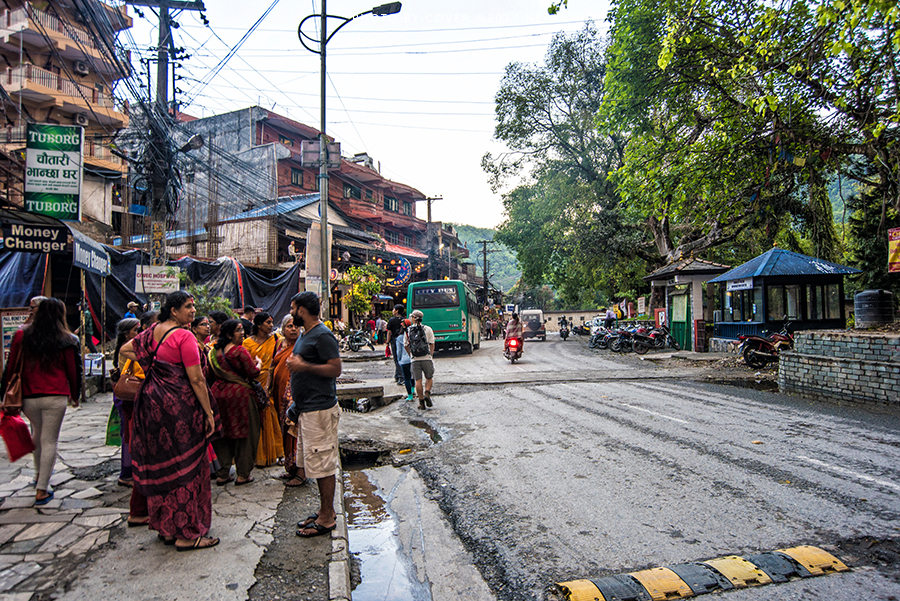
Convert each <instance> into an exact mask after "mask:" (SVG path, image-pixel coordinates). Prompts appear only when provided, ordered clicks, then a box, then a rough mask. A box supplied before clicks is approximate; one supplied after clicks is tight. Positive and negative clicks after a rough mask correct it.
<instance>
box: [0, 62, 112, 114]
mask: <svg viewBox="0 0 900 601" xmlns="http://www.w3.org/2000/svg"><path fill="white" fill-rule="evenodd" d="M26 81H32V82H34V83H36V84H39V85H42V86H44V87H45V88H49V89H51V90H56V91H58V92H61V93H62V94H65V95H66V96H74V97H75V98H81V99H82V100H84V101H86V102H88V103H90V104H92V105H94V106H99V107H103V108H116V103H115V100H114V99H113V98H112V97H110V96H109V95H108V94H104V93H103V92H101V91H100V90H97V89H94V88H89V87H88V86H85V85H82V84H80V83H75V82H74V81H72V80H71V79H66V78H65V77H60V76H59V75H57V74H56V73H52V72H50V71H47V70H46V69H42V68H40V67H36V66H35V65H29V64H25V65H19V66H18V67H11V68H10V67H7V69H6V83H7V85H9V86H11V85H12V84H14V83H16V84H18V85H19V89H22V88H24V87H25V82H26Z"/></svg>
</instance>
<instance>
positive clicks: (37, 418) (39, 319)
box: [0, 298, 83, 506]
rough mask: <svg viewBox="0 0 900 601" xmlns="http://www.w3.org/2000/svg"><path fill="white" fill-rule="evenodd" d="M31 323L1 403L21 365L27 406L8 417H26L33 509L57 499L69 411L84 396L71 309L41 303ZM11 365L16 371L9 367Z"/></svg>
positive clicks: (19, 337)
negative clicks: (59, 450) (56, 472)
mask: <svg viewBox="0 0 900 601" xmlns="http://www.w3.org/2000/svg"><path fill="white" fill-rule="evenodd" d="M33 315H34V319H33V320H32V322H31V323H30V324H28V325H27V326H25V327H24V328H22V329H21V330H18V331H16V333H15V334H14V335H13V339H12V344H11V345H10V349H9V358H8V359H7V361H6V367H7V369H6V371H5V372H4V373H3V382H2V386H0V398H3V397H5V395H6V386H7V384H8V383H9V378H10V376H11V375H12V370H13V369H15V368H16V366H18V365H19V362H21V374H22V375H21V382H22V396H21V399H22V404H21V405H4V406H3V413H4V414H6V415H18V414H19V412H20V411H22V412H24V413H25V416H26V417H27V418H28V421H30V422H31V432H32V440H33V441H34V453H33V457H34V473H35V481H36V482H37V484H36V485H35V495H34V504H35V505H38V506H41V505H46V504H47V503H49V502H50V501H52V500H53V491H52V490H51V489H50V476H51V475H52V473H53V465H54V464H55V463H56V447H57V443H58V441H59V431H60V428H61V427H62V422H63V417H64V416H65V414H66V406H67V405H68V404H71V405H72V406H73V407H77V406H78V403H79V398H80V396H81V370H82V365H83V364H82V362H81V352H80V344H79V342H78V338H76V337H75V335H74V334H72V332H70V331H69V328H67V327H66V306H65V305H64V304H63V303H62V301H60V300H58V299H55V298H46V299H44V300H42V301H40V302H39V304H38V305H37V309H36V310H35V311H34V313H33ZM10 366H12V367H10Z"/></svg>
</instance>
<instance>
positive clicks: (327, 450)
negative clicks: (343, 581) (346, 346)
mask: <svg viewBox="0 0 900 601" xmlns="http://www.w3.org/2000/svg"><path fill="white" fill-rule="evenodd" d="M319 310H320V305H319V298H318V297H317V296H316V295H315V294H314V293H312V292H301V293H299V294H296V295H294V297H293V298H292V299H291V315H293V317H294V323H295V324H299V325H302V326H303V336H301V337H300V339H299V340H297V344H296V345H294V353H293V355H292V356H291V357H290V358H289V359H288V363H287V364H288V369H289V370H290V371H291V394H292V396H293V399H294V401H293V404H292V405H291V407H290V409H288V413H287V419H289V420H290V421H292V422H294V423H295V424H297V430H298V438H297V468H298V469H297V476H298V477H299V478H307V477H308V478H315V480H316V484H317V485H318V487H319V512H318V513H316V514H315V515H311V516H309V517H308V518H306V519H305V520H301V521H300V522H298V523H297V526H299V530H297V536H301V537H303V538H311V537H314V536H321V535H323V534H328V533H329V532H331V531H332V530H334V529H335V526H336V524H337V522H336V521H335V517H336V516H335V513H334V491H335V486H336V478H335V476H336V474H337V470H338V465H339V459H338V451H339V449H338V420H339V419H340V416H341V408H340V406H338V403H337V384H336V383H337V377H338V376H340V375H341V355H340V352H339V350H338V342H337V339H336V338H335V337H334V334H332V333H331V331H329V330H328V329H327V328H326V327H325V326H324V325H323V324H322V322H321V320H320V319H319ZM301 466H302V468H301Z"/></svg>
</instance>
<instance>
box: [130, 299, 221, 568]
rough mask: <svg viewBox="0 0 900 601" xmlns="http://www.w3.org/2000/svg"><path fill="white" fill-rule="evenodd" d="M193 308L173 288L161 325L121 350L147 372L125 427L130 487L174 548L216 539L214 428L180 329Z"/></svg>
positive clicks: (190, 345) (210, 405) (190, 341)
mask: <svg viewBox="0 0 900 601" xmlns="http://www.w3.org/2000/svg"><path fill="white" fill-rule="evenodd" d="M194 313H195V310H194V299H193V297H192V296H191V295H190V294H187V293H186V292H182V291H176V292H172V293H170V294H169V295H168V296H167V297H166V302H165V304H164V305H163V307H162V310H161V311H160V315H159V319H160V323H158V324H156V325H154V326H153V327H151V328H149V329H148V330H145V331H144V332H142V333H141V334H139V335H138V336H137V337H136V338H135V339H133V340H132V341H130V342H128V343H126V344H125V345H124V346H123V347H122V349H121V350H120V354H122V355H124V356H125V357H126V358H128V359H132V360H135V361H137V362H138V364H139V365H140V366H141V369H143V371H144V374H145V376H146V378H145V380H144V384H143V385H142V386H141V389H140V391H139V392H138V394H137V397H136V398H135V401H134V412H133V414H132V424H131V457H132V464H133V471H134V485H135V490H137V491H139V492H140V493H141V494H143V495H144V496H145V497H146V498H147V505H148V508H149V513H150V528H151V529H152V530H156V531H157V532H158V533H159V538H160V539H161V540H163V541H164V542H165V543H166V544H174V545H175V547H176V549H178V550H179V551H190V550H192V549H208V548H210V547H214V546H216V545H217V544H219V539H218V538H211V537H207V536H206V534H207V533H208V532H209V528H210V525H211V522H212V496H211V491H210V486H209V484H210V482H209V480H210V473H209V461H207V457H206V446H207V443H208V440H209V439H210V438H212V437H213V436H214V435H216V434H217V433H218V432H219V430H220V426H219V423H218V411H217V409H216V405H215V401H214V400H213V399H212V397H211V396H210V394H209V389H208V388H207V386H206V380H205V378H204V377H203V372H202V370H201V359H200V352H199V351H198V348H197V341H196V339H195V338H194V335H193V334H191V332H190V331H189V330H186V329H184V326H185V325H187V324H190V323H191V321H192V320H193V319H194Z"/></svg>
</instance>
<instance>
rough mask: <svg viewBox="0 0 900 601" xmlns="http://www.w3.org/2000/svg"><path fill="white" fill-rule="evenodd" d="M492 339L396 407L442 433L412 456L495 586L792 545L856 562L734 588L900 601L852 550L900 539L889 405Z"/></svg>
mask: <svg viewBox="0 0 900 601" xmlns="http://www.w3.org/2000/svg"><path fill="white" fill-rule="evenodd" d="M501 345H502V342H499V341H494V342H487V343H483V346H482V348H481V349H480V350H477V351H475V354H473V355H470V356H466V355H441V356H439V358H438V359H437V361H436V371H437V375H436V376H435V378H436V386H435V391H436V392H437V393H438V394H437V395H436V396H435V407H434V409H432V410H428V411H425V412H421V411H418V410H417V409H415V408H414V407H413V405H412V404H403V406H402V407H399V408H398V409H396V411H400V412H401V414H402V415H403V416H405V417H408V418H412V417H413V416H422V415H424V418H425V419H426V421H427V422H428V424H429V425H430V426H432V427H433V428H435V429H437V431H438V432H439V433H440V434H441V436H442V438H443V440H442V442H441V443H440V444H437V445H434V446H432V447H430V448H429V449H427V450H424V451H421V452H418V453H417V454H413V456H411V457H410V460H411V464H412V466H413V467H414V468H415V469H416V471H417V473H418V476H419V477H421V479H422V480H423V481H424V483H425V485H426V487H427V488H428V490H429V495H428V497H429V498H430V499H433V502H435V503H437V504H438V505H439V506H440V508H441V509H442V510H443V515H444V516H445V518H446V519H447V521H448V523H449V524H450V525H451V526H452V529H453V532H454V533H455V535H456V536H457V537H458V538H459V539H460V540H461V541H462V543H463V545H464V547H465V549H466V550H467V551H468V552H469V554H470V556H471V558H472V559H473V561H474V563H475V565H476V567H477V568H478V571H479V572H480V574H481V576H482V578H483V579H484V580H485V582H486V583H487V585H488V587H489V588H490V590H491V592H492V594H494V595H496V597H497V598H499V599H504V600H520V599H546V598H547V597H548V588H549V587H550V585H551V584H552V583H554V582H558V581H567V580H573V579H578V578H591V577H599V576H603V575H610V574H616V573H623V572H628V571H633V570H637V569H642V568H648V567H656V566H666V565H673V564H677V563H683V562H689V561H699V560H704V559H710V558H714V557H719V556H723V555H732V554H737V555H747V554H753V553H757V552H763V551H770V550H774V549H779V548H784V547H790V546H795V545H801V544H810V545H816V546H820V547H823V548H826V549H829V550H831V551H832V552H834V553H836V554H838V555H839V556H841V557H842V558H844V559H846V560H847V561H848V562H850V563H851V564H852V565H853V567H854V571H853V572H850V573H843V574H837V575H830V576H824V577H820V578H811V579H806V580H802V581H796V582H792V583H788V584H782V585H769V586H765V587H760V588H756V589H746V590H743V591H735V592H729V593H726V595H727V599H735V600H738V599H809V598H831V599H848V600H849V599H860V598H865V599H894V598H895V597H896V598H900V583H898V582H897V581H896V572H897V567H898V566H897V564H894V563H891V562H890V561H882V562H881V564H882V565H878V561H876V560H875V559H873V557H872V556H871V555H870V556H866V555H865V553H861V554H860V555H859V556H855V557H854V556H852V554H850V553H849V551H848V550H852V549H859V548H865V547H866V545H861V544H859V540H860V539H863V538H864V537H870V538H871V539H872V540H876V539H877V540H880V541H884V540H885V539H891V540H894V541H896V539H897V537H898V535H900V532H898V526H900V521H898V518H900V495H898V493H900V467H898V466H900V461H898V459H900V435H898V432H900V429H898V425H900V418H898V416H897V415H886V414H883V413H876V412H873V411H870V410H866V409H858V408H849V407H841V406H837V405H829V404H823V403H819V402H812V401H807V400H805V399H803V398H800V397H788V396H784V395H780V394H777V393H771V392H760V391H755V390H751V389H744V388H737V387H732V386H717V385H710V384H704V383H700V382H697V381H694V380H692V379H690V377H689V376H690V375H691V374H690V373H689V371H688V370H667V369H662V368H656V367H654V366H653V365H651V364H650V362H647V361H641V360H640V359H639V358H637V357H634V356H631V357H627V358H624V359H619V358H611V357H610V355H609V354H608V352H597V351H591V350H589V349H587V347H586V344H585V341H584V340H583V339H578V338H575V339H570V340H569V341H566V342H563V341H561V340H560V339H559V338H558V337H556V336H551V337H550V338H549V339H548V340H547V341H546V342H543V343H542V342H530V341H529V342H528V343H527V344H526V347H525V349H526V354H525V358H524V359H523V361H522V362H521V363H519V364H516V365H510V364H508V363H507V362H506V361H505V360H504V359H503V357H502V352H501V351H502V347H501ZM354 369H355V370H358V372H359V374H360V375H364V374H363V373H362V372H364V371H367V370H376V371H377V370H378V369H382V370H387V369H388V367H387V366H386V365H382V366H381V367H378V366H376V365H372V366H369V367H362V366H360V367H358V368H354ZM382 375H383V374H382ZM492 382H496V383H500V384H496V385H485V384H487V383H492ZM502 382H520V383H514V384H508V383H506V384H503V383H502ZM869 546H871V545H869ZM848 554H850V555H851V556H848Z"/></svg>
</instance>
